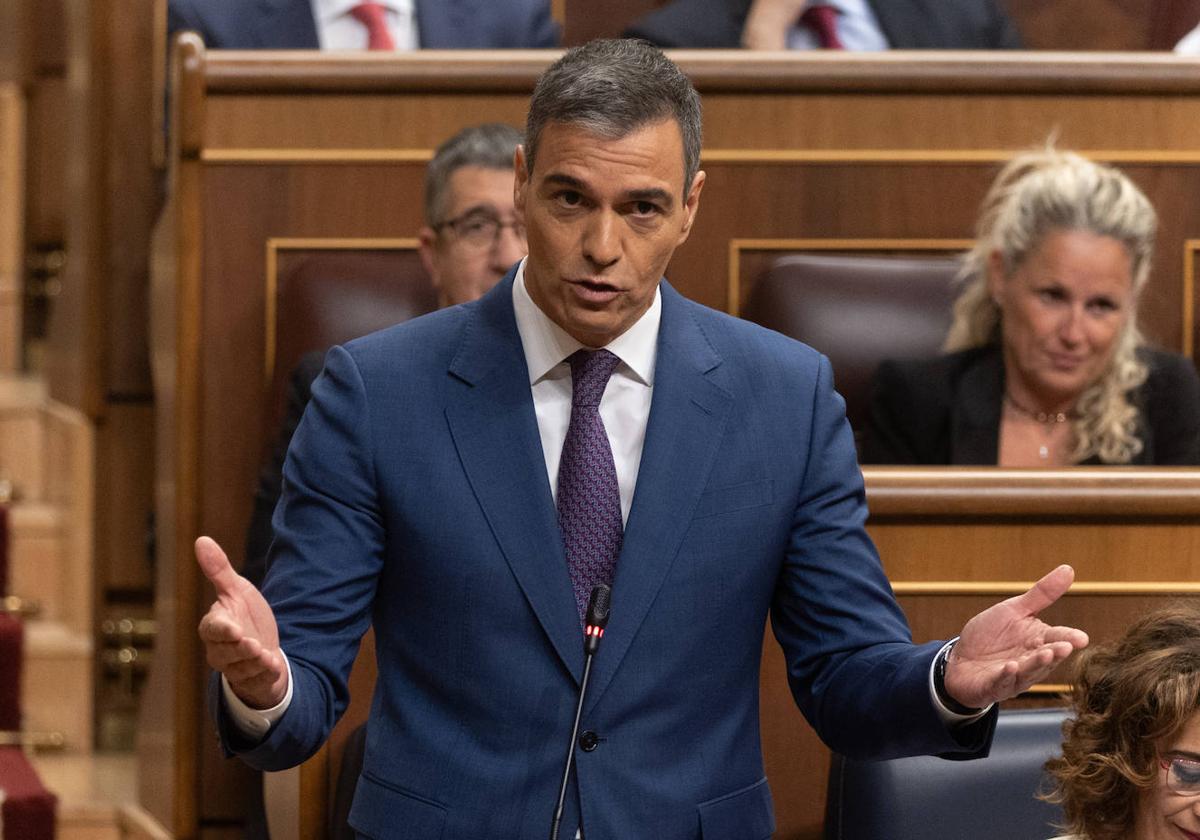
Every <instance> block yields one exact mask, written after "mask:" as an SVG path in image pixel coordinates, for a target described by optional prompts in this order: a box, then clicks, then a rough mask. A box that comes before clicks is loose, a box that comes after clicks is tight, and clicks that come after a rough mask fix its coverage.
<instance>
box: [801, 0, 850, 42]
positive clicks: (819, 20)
mask: <svg viewBox="0 0 1200 840" xmlns="http://www.w3.org/2000/svg"><path fill="white" fill-rule="evenodd" d="M837 18H838V10H837V9H836V8H834V7H833V6H831V5H829V4H827V3H814V4H812V5H811V6H809V7H808V8H807V9H805V10H804V12H803V13H801V15H800V22H801V23H802V24H804V25H805V26H807V27H808V28H809V29H811V30H812V31H813V33H814V34H815V35H816V36H817V40H818V41H820V43H821V46H822V48H824V49H827V50H829V49H833V50H840V49H843V46H842V41H841V39H840V38H839V37H838V31H837Z"/></svg>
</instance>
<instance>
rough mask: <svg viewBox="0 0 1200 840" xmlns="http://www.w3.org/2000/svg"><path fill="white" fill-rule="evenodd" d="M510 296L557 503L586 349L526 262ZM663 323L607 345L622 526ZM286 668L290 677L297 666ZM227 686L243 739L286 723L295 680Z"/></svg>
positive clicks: (645, 321) (649, 323)
mask: <svg viewBox="0 0 1200 840" xmlns="http://www.w3.org/2000/svg"><path fill="white" fill-rule="evenodd" d="M512 296H513V311H514V314H515V315H516V320H517V334H518V335H519V336H520V339H521V346H522V348H523V349H524V352H525V365H526V367H527V368H528V371H529V387H530V391H531V392H532V394H533V409H534V413H535V414H536V415H537V424H538V433H539V435H540V436H541V439H542V455H543V457H544V458H545V459H546V478H547V479H548V480H549V482H550V490H551V492H552V493H553V495H554V498H555V501H557V500H558V462H559V459H560V457H561V456H562V447H563V441H564V440H566V437H567V426H568V424H569V423H570V421H571V366H570V365H569V364H568V363H567V357H568V356H570V355H571V354H572V353H574V352H575V351H576V350H579V349H581V348H583V346H584V345H583V344H581V343H580V342H579V341H577V340H575V339H574V338H572V337H571V336H569V335H568V334H567V333H566V331H565V330H563V329H562V327H560V326H558V324H556V323H554V322H553V321H552V320H550V317H549V316H548V315H546V313H545V312H543V311H542V310H541V309H539V308H538V306H537V304H535V303H534V302H533V299H532V298H531V297H530V296H529V291H528V290H527V289H526V288H525V260H521V264H520V265H519V266H518V267H517V274H516V277H515V279H514V281H513V291H512ZM661 322H662V292H661V291H660V290H658V289H655V290H654V301H653V303H651V304H650V308H649V309H647V310H646V312H645V314H643V315H642V317H641V318H639V319H638V320H637V321H635V322H634V324H633V326H631V327H630V328H629V329H628V330H626V331H625V332H624V333H622V334H621V335H619V336H617V337H616V338H614V339H613V340H612V341H611V342H609V343H608V344H607V345H606V346H605V349H607V350H608V351H609V352H611V353H612V354H613V355H615V356H616V357H617V358H618V359H620V360H621V363H620V364H619V365H617V367H616V369H615V370H614V371H613V374H612V377H611V378H610V379H609V380H608V387H607V388H605V389H604V395H603V396H602V397H601V398H600V418H601V419H602V420H603V421H604V430H605V432H606V433H607V434H608V441H609V444H610V446H611V447H612V452H613V461H614V464H615V466H616V469H617V484H618V486H619V488H620V493H621V521H622V522H626V521H628V519H629V509H630V507H631V506H632V504H633V491H634V487H635V486H636V485H637V476H638V467H639V465H640V464H641V460H642V446H643V444H644V443H645V441H646V424H647V422H648V420H649V419H650V403H651V399H652V397H653V391H654V365H655V361H656V359H657V357H658V328H659V325H660V323H661ZM288 668H289V672H290V669H291V666H290V665H289V666H288ZM221 686H222V693H223V695H224V698H225V705H226V709H227V711H228V712H229V715H230V718H231V719H232V720H233V722H234V724H235V725H236V726H237V728H238V729H240V730H241V731H242V732H243V734H245V735H247V736H249V737H251V738H261V737H263V736H264V735H266V733H267V731H268V730H269V729H270V728H271V726H272V725H273V724H274V723H275V721H277V720H279V718H281V717H283V713H284V712H285V711H287V707H288V705H289V704H290V703H291V700H292V684H291V679H290V678H289V680H288V688H287V695H286V696H285V697H284V698H283V700H282V701H281V702H280V703H279V705H278V706H275V707H274V708H271V709H265V710H258V709H253V708H251V707H250V706H247V705H246V704H245V703H243V702H242V701H241V700H240V699H239V698H238V696H237V695H236V694H234V693H233V690H232V689H231V688H230V687H229V683H228V681H227V680H226V679H225V678H224V677H222V678H221ZM929 691H930V694H931V695H932V696H933V699H934V704H935V705H936V707H937V709H938V712H939V714H940V715H941V716H942V719H943V720H945V721H946V722H947V723H948V724H954V723H959V722H964V721H971V720H975V719H976V718H978V717H979V716H980V715H982V714H983V712H981V713H980V715H971V716H967V717H964V716H962V715H956V714H955V713H953V712H951V711H950V710H949V709H947V708H945V706H943V705H942V703H941V701H939V700H938V697H937V692H936V691H934V687H933V669H932V667H931V668H930V672H929ZM985 711H986V710H985Z"/></svg>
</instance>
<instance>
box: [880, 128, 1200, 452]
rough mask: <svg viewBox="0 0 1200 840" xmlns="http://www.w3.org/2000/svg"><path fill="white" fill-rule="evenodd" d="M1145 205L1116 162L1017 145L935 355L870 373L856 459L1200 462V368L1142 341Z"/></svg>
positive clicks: (1149, 231) (1149, 212)
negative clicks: (866, 424)
mask: <svg viewBox="0 0 1200 840" xmlns="http://www.w3.org/2000/svg"><path fill="white" fill-rule="evenodd" d="M1156 226H1157V221H1156V218H1155V214H1154V209H1153V208H1152V207H1151V206H1150V203H1149V201H1147V200H1146V197H1145V196H1144V195H1143V194H1142V193H1141V191H1140V190H1138V188H1137V187H1136V186H1134V185H1133V183H1132V182H1131V181H1130V180H1129V179H1128V178H1126V177H1125V176H1124V175H1123V174H1121V173H1120V172H1118V171H1117V170H1115V169H1113V168H1111V167H1108V166H1103V165H1100V164H1096V163H1092V162H1090V161H1088V160H1085V159H1084V158H1082V157H1080V156H1079V155H1075V154H1072V153H1069V152H1059V151H1055V150H1053V149H1048V150H1043V151H1038V152H1030V153H1026V154H1022V155H1019V156H1018V157H1016V158H1015V159H1013V160H1012V161H1010V162H1009V164H1008V165H1007V166H1005V168H1004V169H1003V170H1002V171H1001V173H1000V175H999V176H998V177H997V179H996V181H995V183H994V184H993V185H992V187H991V189H990V190H989V192H988V194H987V197H986V198H985V199H984V202H983V208H982V212H981V214H980V219H979V223H978V230H977V237H976V242H975V246H974V247H973V248H972V249H971V251H969V252H968V253H967V254H966V256H965V258H964V261H963V269H962V271H961V272H960V281H961V282H962V291H961V293H960V294H959V297H958V300H957V302H956V303H955V307H954V323H953V325H952V326H951V328H950V331H949V334H948V335H947V337H946V342H945V345H944V347H943V349H944V351H945V354H944V355H942V356H939V357H937V358H935V359H926V360H919V361H887V362H884V363H883V364H882V365H880V368H879V371H878V372H877V373H876V377H875V383H874V388H873V393H872V400H871V417H870V420H871V428H870V430H869V432H868V438H867V443H866V445H865V447H864V452H863V461H864V462H866V463H884V464H886V463H894V464H999V465H1001V466H1012V467H1030V466H1033V467H1051V466H1064V465H1068V464H1196V463H1200V380H1198V379H1197V376H1196V371H1195V368H1194V367H1193V366H1192V364H1191V363H1190V362H1189V361H1188V360H1187V359H1185V358H1183V357H1182V356H1179V355H1176V354H1172V353H1165V352H1162V351H1159V350H1154V349H1152V348H1150V347H1148V346H1147V345H1146V344H1145V342H1144V341H1143V339H1142V336H1141V333H1140V332H1139V331H1138V328H1137V304H1138V298H1139V296H1140V295H1141V293H1142V290H1143V289H1144V288H1145V286H1146V278H1147V277H1148V276H1149V273H1150V261H1151V257H1152V254H1153V250H1154V234H1155V229H1156Z"/></svg>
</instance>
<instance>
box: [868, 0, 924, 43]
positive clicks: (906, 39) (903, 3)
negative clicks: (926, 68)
mask: <svg viewBox="0 0 1200 840" xmlns="http://www.w3.org/2000/svg"><path fill="white" fill-rule="evenodd" d="M920 5H921V4H920V3H919V2H917V0H871V10H872V11H873V12H875V19H876V20H878V21H879V28H880V29H882V30H883V34H884V37H885V38H887V42H888V44H889V45H890V46H891V47H892V49H898V50H912V49H930V48H934V47H938V46H941V44H939V43H938V41H939V40H940V39H938V38H937V37H936V30H937V27H938V25H939V24H938V15H937V10H933V11H930V10H927V9H921V8H919V7H920Z"/></svg>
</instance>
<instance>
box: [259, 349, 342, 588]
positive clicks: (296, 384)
mask: <svg viewBox="0 0 1200 840" xmlns="http://www.w3.org/2000/svg"><path fill="white" fill-rule="evenodd" d="M324 359H325V354H324V353H322V352H314V353H305V354H304V355H303V356H301V357H300V361H299V362H298V363H297V364H296V367H294V368H293V369H292V372H291V373H290V374H289V375H288V384H287V402H286V403H285V405H284V409H283V420H282V422H281V423H280V424H279V432H278V434H277V436H276V438H275V441H274V443H273V444H272V446H271V451H270V453H269V454H268V455H267V460H266V462H265V463H264V464H263V467H262V470H261V471H260V472H259V474H258V486H257V487H256V488H255V490H254V512H253V513H252V514H251V516H250V527H249V528H247V529H246V562H245V564H244V565H243V566H242V576H243V577H245V578H246V579H247V580H249V581H250V582H251V583H253V584H254V585H255V586H259V587H261V586H262V582H263V579H264V578H265V577H266V576H267V551H268V549H270V548H271V540H272V539H273V538H274V536H275V531H274V530H273V529H272V528H271V514H273V513H274V512H275V505H276V504H278V503H279V493H280V490H281V489H282V486H283V459H284V457H285V456H286V455H287V451H288V446H289V445H290V444H291V442H292V435H293V434H295V433H296V427H297V426H299V425H300V418H301V417H303V416H304V409H305V407H306V406H307V405H308V401H309V400H310V399H312V384H313V380H315V379H316V378H317V376H318V375H319V374H320V373H321V367H322V365H323V363H324Z"/></svg>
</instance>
